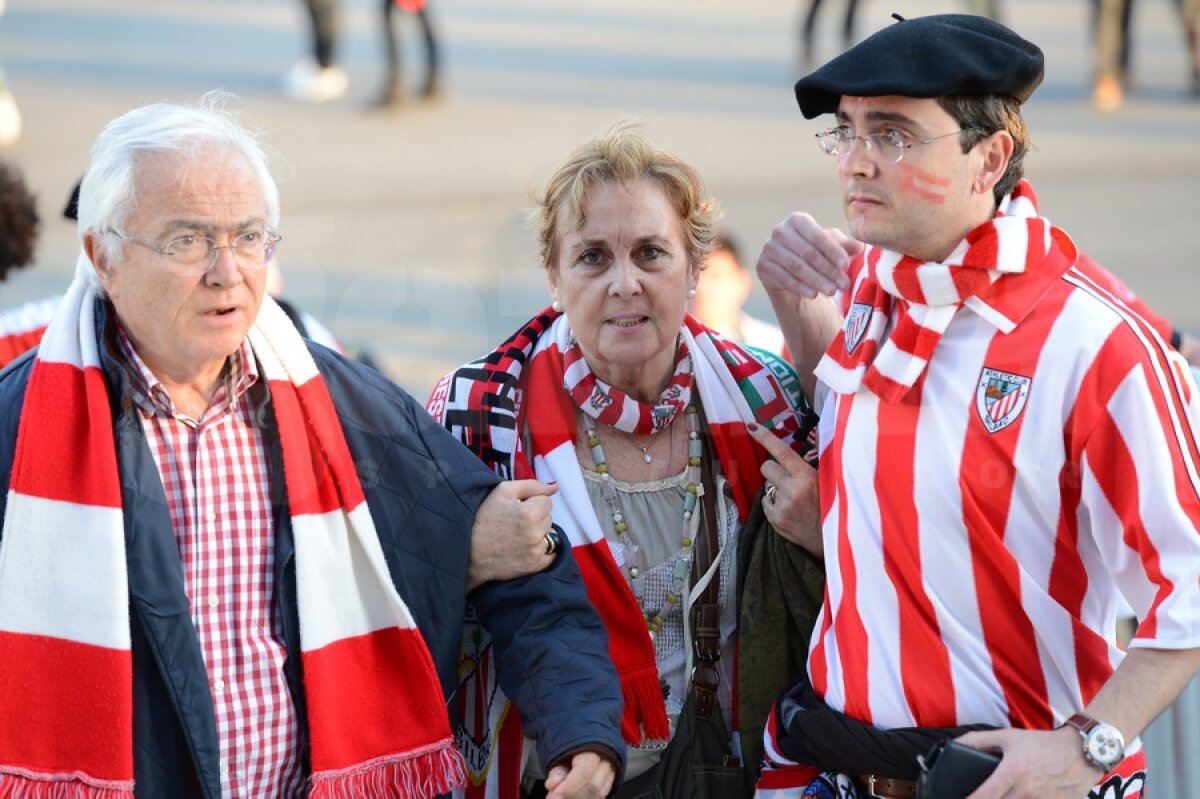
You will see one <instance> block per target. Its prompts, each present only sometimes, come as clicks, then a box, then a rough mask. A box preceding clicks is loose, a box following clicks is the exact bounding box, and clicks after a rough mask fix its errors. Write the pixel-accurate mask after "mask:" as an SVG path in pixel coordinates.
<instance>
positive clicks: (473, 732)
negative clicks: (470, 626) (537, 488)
mask: <svg viewBox="0 0 1200 799" xmlns="http://www.w3.org/2000/svg"><path fill="white" fill-rule="evenodd" d="M537 201H538V204H537V208H536V210H535V212H534V215H533V219H534V223H535V226H536V228H537V235H538V244H539V250H540V254H541V257H542V261H543V265H544V267H545V269H546V278H547V283H548V287H549V291H550V295H551V297H552V298H553V303H552V305H551V306H550V307H548V308H545V309H544V310H542V311H540V312H539V313H538V314H537V315H536V316H534V317H533V318H532V319H530V320H529V321H528V322H527V323H526V324H524V325H522V326H521V328H520V329H519V330H518V331H517V332H516V333H515V334H514V335H513V336H512V337H511V338H509V339H508V340H507V341H505V342H504V343H503V344H501V345H500V346H499V347H498V348H497V349H496V350H495V351H494V352H492V353H491V354H489V355H488V356H486V357H485V358H482V359H480V360H478V361H475V362H474V363H471V364H467V365H466V366H463V367H461V368H460V369H458V370H456V371H454V372H452V373H451V374H449V375H447V376H446V377H444V378H443V379H442V381H441V382H440V383H439V384H438V386H437V387H436V388H435V389H434V392H433V394H432V396H431V398H430V402H429V405H428V407H429V410H430V412H431V413H433V415H434V416H435V417H436V418H438V419H439V420H440V421H442V422H443V423H444V424H445V425H446V426H447V427H448V428H449V429H450V430H451V431H452V432H453V433H454V434H455V435H456V436H457V437H458V438H459V439H460V440H461V441H462V442H463V443H464V444H466V445H467V446H468V447H469V448H471V449H472V450H473V451H474V452H475V453H476V454H477V455H478V456H479V457H480V458H482V459H483V460H484V461H485V462H486V463H488V465H489V466H491V467H492V468H493V469H494V470H495V471H496V472H497V473H498V474H500V475H501V476H503V477H507V478H527V477H536V478H537V479H539V480H542V481H543V482H547V483H556V484H557V487H558V490H557V493H556V494H555V495H554V496H553V498H552V503H553V505H552V518H553V520H554V522H555V524H556V525H557V526H558V527H559V528H561V530H562V531H563V534H564V535H565V538H566V541H565V543H566V544H569V546H570V549H571V553H572V554H573V556H574V558H575V560H576V561H577V562H578V563H579V568H580V572H581V574H582V578H583V580H584V581H585V583H586V584H587V588H588V592H589V595H590V597H591V599H592V603H593V605H594V606H595V607H596V609H597V611H598V612H599V614H600V616H601V617H602V619H603V620H604V622H605V625H606V627H607V630H608V636H609V653H610V655H611V657H612V659H613V662H614V664H615V666H616V668H617V673H618V675H619V676H620V679H621V686H622V691H623V695H624V700H625V710H624V718H623V725H622V731H623V733H624V737H625V740H626V742H627V744H628V752H627V756H628V768H627V771H626V773H625V778H626V780H627V782H626V785H625V788H624V789H623V791H622V793H621V794H620V795H621V796H638V795H641V792H642V791H645V790H651V789H652V787H657V789H658V790H660V791H662V792H663V795H666V796H676V795H680V794H682V793H685V792H688V793H690V792H691V791H692V790H693V789H694V788H695V786H694V785H690V784H689V783H690V782H692V781H693V775H695V774H698V773H699V772H698V771H696V770H695V769H694V768H692V766H693V765H695V764H700V762H701V761H704V763H703V765H704V766H705V768H703V769H700V770H699V771H702V772H703V773H704V774H705V775H707V776H706V777H705V778H709V777H711V778H712V779H713V782H712V783H711V784H710V785H709V786H708V787H709V790H714V791H717V793H716V794H715V795H720V796H730V797H736V796H741V795H748V790H749V789H748V787H747V786H748V785H750V784H751V782H750V779H751V778H750V777H749V771H751V770H752V769H751V770H747V769H745V768H743V767H741V766H740V765H739V763H740V762H741V758H740V757H739V753H738V750H737V747H736V742H734V741H731V737H730V735H729V734H728V732H727V730H728V729H735V728H739V727H741V728H743V732H744V733H745V734H744V735H743V740H745V739H746V738H749V737H756V736H755V733H754V732H753V731H751V730H746V729H744V728H745V724H744V723H743V721H742V719H744V717H745V710H746V708H745V702H744V701H743V697H742V696H741V694H740V691H741V686H740V685H739V681H738V679H737V678H736V676H735V650H736V648H737V646H738V627H739V623H738V604H739V601H738V595H737V590H736V589H737V583H738V582H739V580H738V577H739V565H740V566H742V567H743V568H742V569H741V571H742V574H743V577H744V576H745V567H746V565H747V564H745V563H742V564H739V560H740V559H741V558H742V557H743V556H744V555H745V553H746V551H748V550H746V548H745V546H744V544H745V543H746V542H743V541H740V540H739V529H740V528H741V527H742V524H743V522H745V521H746V520H747V519H748V518H749V517H750V516H751V515H752V514H757V515H758V517H759V519H760V521H761V517H762V515H763V513H764V512H765V516H766V519H767V520H769V521H770V522H771V523H773V524H774V525H775V526H776V527H777V528H778V530H779V532H780V533H781V534H782V535H784V536H786V537H787V538H788V539H790V540H792V541H797V542H802V543H803V544H805V545H806V546H808V547H809V548H810V549H811V550H812V551H816V552H819V550H820V539H819V522H818V519H817V516H818V508H817V499H816V473H815V470H814V469H813V468H812V467H811V466H810V465H809V464H807V463H805V462H804V461H803V460H802V459H801V457H800V455H799V454H798V452H799V451H800V449H801V447H802V444H803V440H802V436H801V435H799V434H800V432H801V423H800V415H799V414H800V412H801V407H802V405H803V399H802V395H801V392H800V388H799V385H798V382H797V381H796V379H795V374H794V373H793V372H792V371H791V369H790V367H788V366H787V364H785V363H783V362H782V361H779V360H777V359H771V361H770V362H764V361H762V360H760V359H759V356H757V355H752V354H751V353H750V352H748V351H747V350H745V349H744V348H742V347H741V346H739V345H738V344H736V343H734V342H733V341H731V340H729V339H726V338H724V337H722V336H721V335H719V334H717V333H715V332H714V331H712V330H709V329H708V328H705V327H704V326H703V325H702V324H700V323H699V322H698V321H697V320H696V319H694V318H693V317H691V316H689V315H688V314H687V312H686V309H687V303H688V300H689V299H690V298H691V297H692V296H693V295H694V292H695V286H696V282H697V280H698V279H699V276H700V269H701V266H702V264H703V263H704V260H705V256H706V254H707V253H708V251H709V249H710V248H711V246H712V241H713V237H714V233H713V224H714V216H715V211H716V208H715V204H714V203H713V202H712V201H710V200H708V199H706V198H705V196H704V189H703V184H702V182H701V180H700V177H699V175H698V173H697V172H696V171H695V170H694V169H693V168H692V167H690V166H689V165H687V164H686V163H684V162H683V161H681V160H680V159H678V158H676V157H675V156H673V155H671V154H670V153H667V152H665V151H663V150H660V149H656V148H655V147H653V146H652V145H651V144H650V143H649V142H648V141H647V140H646V138H645V137H644V136H643V135H642V133H641V132H640V131H639V130H638V129H637V128H636V127H634V126H630V125H620V126H617V127H615V128H613V129H612V130H610V131H609V132H608V133H607V134H605V135H604V136H602V137H600V138H598V139H596V140H594V141H591V142H588V143H587V144H584V145H583V146H581V147H580V148H578V149H577V150H576V151H575V152H574V153H573V154H572V155H571V156H570V157H569V158H568V160H567V161H566V163H565V164H563V166H562V167H560V168H559V169H558V171H557V172H555V174H554V175H553V177H552V178H551V179H550V182H549V184H548V185H547V187H546V189H545V191H544V192H542V193H541V194H540V195H539V196H538V198H537ZM764 357H765V356H764ZM763 431H769V433H765V432H763ZM764 447H766V448H767V449H770V451H771V452H770V454H772V455H774V456H776V460H770V459H769V458H768V452H767V449H764ZM764 480H765V481H766V489H765V491H761V490H760V489H762V487H763V485H764ZM764 496H765V500H764V499H763V498H762V497H764ZM763 529H764V530H765V529H766V528H765V527H764V528H763ZM766 536H769V538H767V537H766ZM762 538H763V540H766V541H768V545H767V547H768V548H774V547H782V546H785V544H784V542H783V540H782V539H780V538H779V536H777V535H775V534H774V533H770V532H769V531H767V533H766V535H764V536H763V537H762ZM546 541H547V548H548V549H549V548H552V547H553V546H554V543H555V542H554V535H553V534H551V535H548V536H547V539H546ZM786 546H791V545H786ZM740 548H741V549H742V550H743V551H742V552H739V549H740ZM793 550H794V551H793V552H792V553H791V555H790V557H794V558H796V559H798V561H807V562H808V563H809V564H812V563H813V562H812V560H811V558H809V557H808V556H805V555H800V554H797V553H798V552H799V549H798V548H795V547H793ZM750 557H751V559H752V560H754V559H755V558H757V557H758V556H757V555H753V554H752V555H751V556H750ZM759 560H761V558H758V560H755V561H754V562H756V563H757V562H759ZM813 568H814V569H816V567H815V566H813ZM816 570H817V571H818V572H819V569H816ZM810 577H811V575H810ZM806 579H807V578H806ZM763 582H765V581H763V580H760V579H758V578H757V576H756V577H755V578H753V579H750V580H747V584H748V585H749V584H751V583H752V584H753V587H754V590H755V591H758V588H759V584H760V583H763ZM810 582H811V580H810ZM805 585H806V584H805V582H804V580H803V579H802V580H800V581H799V587H800V588H801V589H803V588H804V587H805ZM807 587H808V588H809V589H812V590H815V589H814V588H813V586H812V585H808V586H807ZM795 588H796V585H792V586H791V589H795ZM777 590H780V591H782V590H784V589H779V588H778V587H777ZM816 598H817V600H819V598H820V594H819V592H818V593H816ZM754 601H755V603H756V604H755V607H761V603H760V602H758V600H757V599H756V600H754ZM778 604H779V603H776V605H778ZM778 632H779V636H778V637H777V638H775V639H774V640H773V641H772V642H771V644H770V645H771V646H772V647H773V648H774V649H775V650H777V651H780V652H789V651H790V648H789V644H788V642H787V640H786V637H785V635H784V631H783V630H779V631H778ZM805 643H806V639H805V641H803V642H801V641H796V642H793V644H792V647H791V648H794V649H796V651H798V652H799V657H800V658H801V660H800V663H802V662H803V661H802V658H803V645H804V644H805ZM485 658H486V647H485V646H484V645H483V644H481V643H480V642H479V640H478V638H475V637H473V636H471V635H468V637H467V643H466V651H465V655H464V663H465V664H466V667H465V669H464V671H465V672H466V676H467V677H468V679H467V680H466V682H467V684H468V685H472V684H473V687H472V688H471V690H470V691H467V692H466V693H465V694H464V695H468V696H475V697H484V698H485V701H484V702H483V703H476V702H474V701H471V702H466V703H464V704H466V705H468V707H467V708H466V709H467V711H468V712H467V716H468V718H467V720H466V723H465V724H464V728H465V729H464V730H460V735H459V740H460V745H462V746H463V748H464V749H465V750H466V751H467V752H468V760H469V761H472V760H474V761H475V762H480V763H483V762H491V761H492V756H493V755H495V754H497V750H499V754H498V757H499V758H500V759H501V762H503V757H504V754H503V750H504V748H505V743H504V742H505V740H511V738H507V737H506V734H505V733H504V731H503V729H502V728H503V723H504V722H507V721H508V720H509V719H510V716H506V715H504V713H503V710H502V709H499V708H498V706H497V705H495V704H490V705H489V704H487V701H486V700H487V699H488V698H490V697H492V696H493V695H494V694H493V691H492V686H490V685H488V684H487V683H486V675H485V674H484V672H485V671H486V669H485V668H483V667H482V666H481V664H482V663H484V662H485ZM743 660H744V658H743ZM755 660H758V661H764V660H765V658H755ZM785 668H786V667H785ZM788 676H789V675H786V674H774V675H769V676H764V677H763V680H764V682H766V683H770V685H769V687H768V686H766V685H764V688H763V692H762V693H763V696H766V695H768V694H769V695H770V696H772V697H773V696H774V694H775V693H776V692H778V691H779V690H780V689H781V688H782V687H783V686H784V683H785V681H786V678H787V677H788ZM472 691H473V692H474V693H472ZM768 701H769V700H768ZM738 704H740V705H741V706H740V708H739V709H740V711H742V712H740V713H739V714H738V715H737V716H735V715H734V712H733V709H734V707H735V705H738ZM754 704H755V710H754V714H755V715H756V716H761V717H765V714H766V709H767V708H766V706H765V705H764V702H763V701H762V700H759V701H757V702H755V703H754ZM472 705H473V707H474V710H475V711H476V712H474V713H473V714H472V712H471V711H472V707H471V706H472ZM485 707H486V708H487V709H486V710H483V709H482V708H485ZM510 715H511V714H510ZM753 724H755V725H757V726H758V727H759V728H761V724H762V719H761V718H757V719H756V720H755V721H754V722H753ZM498 728H499V731H497V730H498ZM487 730H490V731H491V732H487ZM714 742H715V743H716V744H718V746H717V747H716V749H715V754H714V752H702V751H701V750H704V749H713V746H712V744H713V743H714ZM714 757H715V758H716V759H717V760H718V761H719V762H716V763H713V762H711V761H712V759H713V758H714ZM678 763H687V764H688V765H687V766H685V767H683V768H682V769H681V768H678V767H677V765H676V764H678ZM756 764H757V760H751V761H750V765H752V766H753V765H756ZM555 765H556V764H547V763H537V762H533V763H531V764H530V765H529V766H528V767H527V768H526V769H525V773H524V779H523V783H524V785H523V792H524V794H525V795H528V796H539V795H543V793H542V792H543V791H546V792H548V793H549V796H551V797H554V796H557V795H559V793H558V791H559V790H561V788H562V786H561V785H560V783H561V775H560V774H559V773H557V771H556V769H555V768H554V766H555ZM492 771H493V772H496V771H497V769H496V768H493V769H492ZM500 771H503V767H502V768H501V769H500ZM508 773H510V774H511V773H512V772H511V771H510V772H508ZM681 773H682V774H684V776H683V777H682V778H681V779H682V781H680V780H679V779H676V778H677V777H679V775H680V774H681ZM542 774H546V777H545V782H544V786H543V784H542V782H541V779H540V778H541V775H542ZM476 776H477V778H478V779H484V777H483V776H482V774H479V775H476ZM487 779H488V780H489V784H493V783H495V782H496V780H497V779H498V778H497V776H496V774H494V773H493V774H491V775H489V776H488V777H487ZM695 779H700V778H698V777H697V778H695ZM494 787H495V788H496V795H501V796H503V795H504V794H505V789H506V787H507V789H508V790H509V791H511V790H512V785H511V784H510V785H508V786H501V785H495V786H494ZM600 788H601V792H602V793H603V792H604V791H606V790H607V788H606V787H605V786H603V785H601V786H600Z"/></svg>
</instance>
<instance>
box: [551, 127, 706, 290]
mask: <svg viewBox="0 0 1200 799" xmlns="http://www.w3.org/2000/svg"><path fill="white" fill-rule="evenodd" d="M638 180H653V181H654V182H656V183H657V184H658V185H659V186H660V187H661V188H662V190H663V193H664V194H665V195H666V197H667V201H668V202H670V203H671V207H672V208H674V209H675V212H676V213H678V214H679V219H680V221H681V223H682V225H683V232H684V236H685V238H686V239H687V249H688V263H689V265H690V266H691V267H692V268H693V269H697V270H698V269H700V268H701V266H702V265H703V264H704V259H705V257H706V256H707V255H708V253H709V252H710V251H711V250H712V248H713V241H714V239H715V238H716V222H717V219H718V216H719V212H718V206H717V203H716V201H715V200H712V199H710V198H707V197H705V196H704V181H703V180H701V178H700V173H699V172H697V171H696V170H695V169H694V168H693V167H692V166H691V165H689V164H687V163H685V162H684V161H682V160H680V159H679V158H677V157H676V156H674V155H672V154H671V153H669V152H667V151H666V150H662V149H659V148H656V147H655V146H654V145H652V144H651V143H650V141H649V140H648V139H647V138H646V136H645V135H644V134H643V132H642V129H641V126H640V125H638V124H636V123H632V122H621V123H618V124H617V125H614V126H613V127H612V128H610V129H609V130H608V131H607V132H606V133H604V135H602V136H600V137H598V138H596V139H593V140H591V141H589V142H587V143H586V144H583V145H582V146H580V147H578V148H577V149H576V150H575V151H574V152H573V153H571V155H570V157H568V158H567V161H566V163H564V164H563V165H562V166H561V167H559V168H558V171H556V172H555V173H554V175H553V176H551V178H550V181H549V183H547V185H546V188H545V190H544V191H542V192H540V193H538V194H536V195H535V196H534V201H535V202H536V204H537V205H536V206H535V208H534V209H533V212H532V214H531V215H530V216H531V221H532V224H533V226H534V228H535V230H536V232H537V238H538V254H539V255H540V256H541V258H542V265H543V266H544V267H545V268H546V269H547V270H550V269H553V268H554V262H555V259H556V258H557V257H558V239H559V234H560V233H565V232H570V231H573V230H578V229H579V228H580V227H582V226H583V224H584V222H585V221H586V214H585V212H584V209H585V207H586V204H587V200H588V194H589V192H590V191H591V190H592V189H593V188H594V187H595V186H598V185H603V184H614V183H615V184H625V183H633V182H635V181H638Z"/></svg>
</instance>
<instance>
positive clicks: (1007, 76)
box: [796, 14, 1045, 119]
mask: <svg viewBox="0 0 1200 799" xmlns="http://www.w3.org/2000/svg"><path fill="white" fill-rule="evenodd" d="M1044 61H1045V60H1044V58H1043V56H1042V51H1041V49H1039V48H1038V46H1037V45H1035V44H1034V43H1033V42H1029V41H1026V40H1025V39H1022V38H1021V37H1020V36H1018V35H1017V34H1015V33H1013V32H1012V31H1011V30H1009V29H1008V28H1006V27H1004V26H1003V25H1001V24H1000V23H999V22H996V21H994V20H991V19H989V18H987V17H980V16H974V15H972V14H935V15H932V16H928V17H915V18H913V19H908V20H903V19H902V20H901V21H899V22H897V23H895V24H894V25H889V26H888V27H886V28H884V29H883V30H881V31H879V32H878V33H875V34H874V35H872V36H870V37H868V38H866V39H864V40H863V41H862V42H860V43H859V44H857V45H855V46H854V47H852V48H850V49H849V50H847V51H846V52H844V53H842V54H841V55H840V56H838V57H837V58H835V59H833V60H832V61H830V62H829V63H828V64H826V65H825V66H823V67H821V68H820V69H817V70H816V71H814V72H811V73H809V74H808V75H806V76H804V77H803V78H801V79H800V80H799V81H797V82H796V101H797V102H798V103H800V110H801V111H802V112H804V116H805V118H806V119H812V118H814V117H817V116H820V115H821V114H832V113H833V112H835V111H837V107H838V103H839V102H840V101H841V98H842V95H850V96H851V97H881V96H883V95H891V94H894V95H898V96H901V97H945V96H947V95H952V94H1003V95H1008V96H1010V97H1014V98H1016V100H1017V101H1018V102H1022V103H1023V102H1025V101H1026V100H1028V99H1029V95H1031V94H1033V90H1034V89H1036V88H1037V87H1038V84H1039V83H1041V82H1042V75H1043V74H1044Z"/></svg>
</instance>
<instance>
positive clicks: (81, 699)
mask: <svg viewBox="0 0 1200 799" xmlns="http://www.w3.org/2000/svg"><path fill="white" fill-rule="evenodd" d="M96 308H97V302H96V293H95V291H94V289H92V288H90V287H89V286H87V285H86V284H85V283H84V282H83V281H80V280H76V281H75V283H73V284H72V286H71V288H70V290H69V291H68V293H67V295H66V297H65V298H64V301H63V304H62V305H61V306H60V307H59V309H58V311H57V312H56V313H55V316H54V320H53V321H52V322H51V324H50V327H49V329H48V330H47V332H46V335H45V338H44V339H43V341H42V344H41V347H40V349H39V351H38V355H37V359H36V361H35V362H34V365H33V370H32V373H31V375H30V377H29V383H28V386H27V388H26V392H25V401H24V405H23V406H22V409H21V418H20V422H19V431H18V435H17V447H16V453H15V456H14V459H13V465H12V477H11V484H10V486H9V493H8V505H7V511H6V512H5V516H4V531H3V540H2V541H0V719H3V721H2V722H0V796H5V797H7V796H21V797H29V798H30V799H42V798H43V797H44V798H46V799H50V798H51V797H53V798H55V799H58V798H60V797H66V796H71V797H82V798H84V799H92V798H95V799H127V798H128V797H132V796H133V790H134V763H133V758H134V741H133V657H132V653H131V651H130V629H129V625H130V618H129V586H128V580H127V574H126V558H127V553H126V551H125V523H124V519H123V516H122V507H121V482H120V474H119V471H118V469H119V466H118V463H117V457H116V450H115V447H114V439H113V429H112V411H111V402H110V397H109V396H108V390H107V386H106V383H105V378H104V374H103V373H102V371H101V361H100V356H99V347H100V346H101V344H100V342H97V340H96V335H95V309H96ZM249 338H250V343H251V346H252V348H253V350H254V353H255V356H256V357H257V359H258V360H259V363H260V365H261V371H262V374H263V375H264V376H265V377H266V379H267V385H268V388H269V391H270V394H271V402H272V405H273V408H274V411H275V415H276V417H277V419H278V422H279V430H280V436H281V446H282V451H283V469H284V483H285V485H286V488H287V497H288V509H289V512H290V514H291V522H292V529H293V531H294V533H295V546H296V581H297V595H298V604H299V614H300V639H301V663H302V668H303V673H304V686H305V699H306V700H307V702H306V704H307V713H308V728H309V731H310V740H311V760H312V772H313V773H312V777H311V783H310V794H309V795H310V796H313V797H333V796H368V795H370V796H391V797H432V796H436V795H437V794H440V793H444V792H446V791H448V790H451V789H452V788H454V787H456V786H458V785H462V784H463V783H464V782H465V778H466V775H465V771H464V767H463V762H462V758H461V756H460V755H459V753H458V751H457V749H456V748H455V746H454V743H453V737H452V735H451V732H450V728H449V723H448V720H447V716H446V710H445V707H444V705H443V703H442V691H441V688H440V686H439V684H438V679H437V675H436V672H435V670H434V667H433V661H432V658H431V657H430V655H429V651H428V649H427V648H426V646H425V642H424V639H423V638H422V637H421V634H420V631H419V630H418V629H417V627H416V625H415V624H414V622H413V619H412V616H411V615H410V613H409V611H408V609H407V607H405V605H404V602H403V600H402V599H401V598H400V596H399V594H397V593H396V590H395V588H394V587H393V585H392V582H391V579H390V577H389V575H388V570H387V565H386V563H385V561H384V557H383V551H382V549H381V548H380V544H379V539H378V538H377V536H376V532H375V525H374V522H373V521H372V519H371V513H370V510H369V508H368V507H367V503H366V501H365V497H364V495H363V490H362V486H361V485H360V484H359V481H358V477H357V475H356V473H355V470H354V464H353V461H352V460H351V455H350V450H349V448H348V447H347V445H346V441H345V438H344V437H343V435H342V430H341V426H340V423H339V421H338V417H337V415H336V413H335V411H334V407H333V403H332V401H331V399H330V396H329V392H328V391H327V389H326V387H325V384H324V381H323V380H322V379H321V376H320V375H319V373H318V372H317V368H316V364H315V363H314V362H313V360H312V357H311V355H310V354H309V352H308V350H307V348H306V347H305V345H304V342H303V340H302V339H301V338H300V336H299V334H298V333H297V332H296V330H295V328H294V327H292V325H291V324H290V322H288V320H287V317H286V316H285V315H284V313H283V311H282V310H280V308H279V306H277V305H276V304H275V303H274V302H273V301H271V300H270V299H267V300H265V301H264V303H263V308H262V311H261V312H260V314H259V317H258V321H257V322H256V324H255V326H254V328H253V329H252V330H251V331H250V336H249ZM17 720H19V723H18V721H17Z"/></svg>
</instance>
